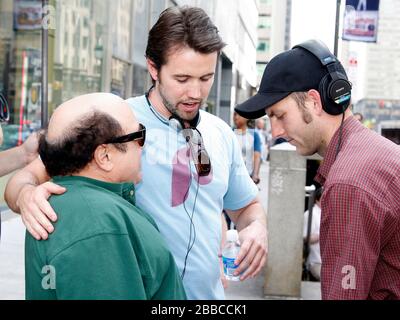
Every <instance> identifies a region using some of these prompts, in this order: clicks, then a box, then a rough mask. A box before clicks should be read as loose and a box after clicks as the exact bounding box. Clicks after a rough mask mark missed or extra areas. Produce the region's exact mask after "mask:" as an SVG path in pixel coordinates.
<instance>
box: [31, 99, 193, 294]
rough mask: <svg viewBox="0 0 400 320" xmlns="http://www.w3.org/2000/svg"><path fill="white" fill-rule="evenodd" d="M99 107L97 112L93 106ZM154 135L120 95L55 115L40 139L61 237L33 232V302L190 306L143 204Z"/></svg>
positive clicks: (76, 103) (78, 103)
mask: <svg viewBox="0 0 400 320" xmlns="http://www.w3.org/2000/svg"><path fill="white" fill-rule="evenodd" d="M93 106H95V107H93ZM145 137H146V128H145V127H144V126H143V125H142V124H139V123H138V122H137V121H136V119H135V117H134V116H133V114H132V112H131V110H130V108H129V106H128V104H127V103H126V102H125V101H124V100H122V99H121V98H119V97H117V96H114V95H112V94H106V93H104V94H89V95H84V96H80V97H77V98H74V99H72V100H70V101H67V102H65V103H64V104H62V105H61V106H60V107H58V108H57V110H56V111H55V112H54V114H53V116H52V118H51V120H50V123H49V127H48V130H46V132H45V133H44V134H42V135H41V137H40V140H39V153H40V157H41V160H42V161H43V164H44V167H45V169H46V172H47V174H48V175H49V177H51V178H52V180H53V182H54V183H57V184H58V185H59V186H61V187H64V188H66V189H67V190H68V191H67V192H65V193H64V194H62V195H55V196H52V197H51V198H50V205H51V206H52V207H53V208H54V210H56V211H57V214H58V222H57V224H56V230H55V231H54V232H53V233H52V235H51V236H50V237H49V239H48V240H47V241H38V240H36V239H35V238H34V237H32V235H30V234H29V233H27V236H26V242H25V270H26V271H25V277H26V298H27V299H34V300H36V299H40V300H41V299H46V300H53V299H59V300H64V299H68V300H69V299H74V300H75V299H124V300H125V299H157V300H159V299H168V300H171V299H180V300H181V299H185V297H186V295H185V292H184V289H183V285H182V281H181V279H180V277H179V272H178V269H177V267H176V265H175V260H174V258H173V256H172V254H171V253H170V251H169V250H168V249H167V247H166V245H165V243H164V241H163V239H162V237H161V235H160V233H159V231H158V229H157V226H156V224H155V222H154V220H153V219H152V218H151V217H150V216H149V215H148V214H147V213H146V212H144V211H142V210H140V209H139V208H138V207H137V206H136V204H135V187H134V184H133V183H138V182H139V181H140V179H141V172H140V157H141V152H142V147H143V145H144V143H145Z"/></svg>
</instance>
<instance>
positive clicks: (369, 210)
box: [236, 40, 400, 299]
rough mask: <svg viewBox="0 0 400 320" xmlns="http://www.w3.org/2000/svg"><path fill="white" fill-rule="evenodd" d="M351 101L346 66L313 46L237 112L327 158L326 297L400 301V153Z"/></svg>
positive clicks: (275, 66) (294, 54)
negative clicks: (354, 109)
mask: <svg viewBox="0 0 400 320" xmlns="http://www.w3.org/2000/svg"><path fill="white" fill-rule="evenodd" d="M350 98H351V84H350V83H349V82H348V80H347V76H346V73H345V71H344V69H343V67H342V65H341V63H340V62H339V61H338V60H337V59H336V57H335V56H334V55H332V54H331V53H330V52H329V50H328V49H327V47H326V46H325V45H324V44H323V43H321V42H318V41H314V40H311V41H308V42H305V43H303V44H300V45H298V46H295V47H294V48H293V49H291V50H289V51H286V52H283V53H281V54H279V55H277V56H276V57H275V58H273V59H272V60H271V61H270V62H269V64H268V65H267V66H266V68H265V71H264V75H263V79H262V82H261V85H260V90H259V92H258V93H257V94H256V95H255V96H254V97H252V98H250V99H249V100H248V101H246V102H244V103H243V104H241V105H239V106H238V107H237V108H236V111H237V112H238V113H239V114H241V115H242V116H244V117H246V118H251V119H255V118H259V117H261V116H263V115H264V114H267V115H268V116H269V118H270V121H271V127H272V134H273V136H274V137H275V138H276V137H282V138H285V139H286V140H287V141H288V142H290V143H291V144H292V145H294V146H296V148H297V152H298V153H299V154H301V155H304V156H307V155H312V154H314V153H318V154H319V155H321V156H322V157H323V158H324V161H323V163H322V165H321V166H320V168H319V171H318V174H317V176H316V181H318V182H319V183H321V184H322V185H323V186H324V194H323V195H322V199H321V204H322V208H321V209H322V216H321V230H320V248H321V256H322V270H321V288H322V298H323V299H400V201H399V199H400V161H399V159H400V147H399V146H397V145H395V144H394V143H392V142H391V141H389V140H387V139H385V138H383V137H381V136H380V135H378V134H377V133H375V132H373V131H371V130H369V129H367V128H365V127H364V126H363V125H362V124H361V123H360V122H359V121H357V120H356V119H355V118H354V117H353V115H352V113H351V111H350V110H349V109H348V106H349V104H350ZM299 227H300V226H299Z"/></svg>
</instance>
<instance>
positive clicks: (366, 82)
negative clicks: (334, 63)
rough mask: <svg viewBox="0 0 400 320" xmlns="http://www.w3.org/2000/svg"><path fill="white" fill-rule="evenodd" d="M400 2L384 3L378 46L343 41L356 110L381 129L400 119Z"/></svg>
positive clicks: (381, 10)
mask: <svg viewBox="0 0 400 320" xmlns="http://www.w3.org/2000/svg"><path fill="white" fill-rule="evenodd" d="M399 15H400V2H399V1H397V0H385V1H380V7H379V24H378V39H377V42H376V43H365V42H355V41H343V42H342V50H341V61H342V62H343V64H344V67H345V69H346V71H347V74H348V76H349V79H350V81H351V82H352V84H353V94H352V98H353V104H354V111H356V112H361V113H362V114H363V115H364V119H365V120H366V124H367V125H368V126H369V127H371V128H372V129H376V130H378V129H379V124H380V123H381V122H383V121H388V120H390V121H394V120H400V24H399V23H398V22H397V19H398V16H399Z"/></svg>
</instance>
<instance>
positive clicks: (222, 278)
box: [219, 255, 228, 289]
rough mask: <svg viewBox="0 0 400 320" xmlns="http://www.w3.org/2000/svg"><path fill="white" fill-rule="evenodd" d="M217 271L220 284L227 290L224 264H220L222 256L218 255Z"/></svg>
mask: <svg viewBox="0 0 400 320" xmlns="http://www.w3.org/2000/svg"><path fill="white" fill-rule="evenodd" d="M219 271H220V275H221V282H222V286H223V287H224V289H228V280H227V279H226V277H225V272H224V264H223V262H222V255H219Z"/></svg>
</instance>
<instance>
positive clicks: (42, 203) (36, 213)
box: [17, 182, 66, 240]
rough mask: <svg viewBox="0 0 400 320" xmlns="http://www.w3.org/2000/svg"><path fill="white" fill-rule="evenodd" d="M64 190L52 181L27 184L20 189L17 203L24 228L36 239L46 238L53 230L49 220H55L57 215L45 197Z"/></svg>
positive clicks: (61, 192)
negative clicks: (34, 184)
mask: <svg viewBox="0 0 400 320" xmlns="http://www.w3.org/2000/svg"><path fill="white" fill-rule="evenodd" d="M65 191H66V189H65V188H63V187H60V186H59V185H56V184H54V183H52V182H45V183H43V184H41V185H39V186H33V185H29V184H28V185H26V186H24V187H23V189H22V190H21V192H20V194H19V196H18V200H17V205H18V206H19V208H20V211H21V216H22V221H23V222H24V224H25V226H26V229H27V230H28V232H29V233H30V234H31V235H32V236H33V237H34V238H35V239H36V240H41V239H43V240H46V239H47V238H48V234H49V233H52V232H53V231H54V227H53V225H52V224H51V222H50V220H51V221H52V222H56V221H57V215H56V213H55V212H54V210H53V208H52V207H51V206H50V204H49V202H48V201H47V199H48V198H49V197H50V196H51V195H52V194H63V193H64V192H65Z"/></svg>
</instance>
